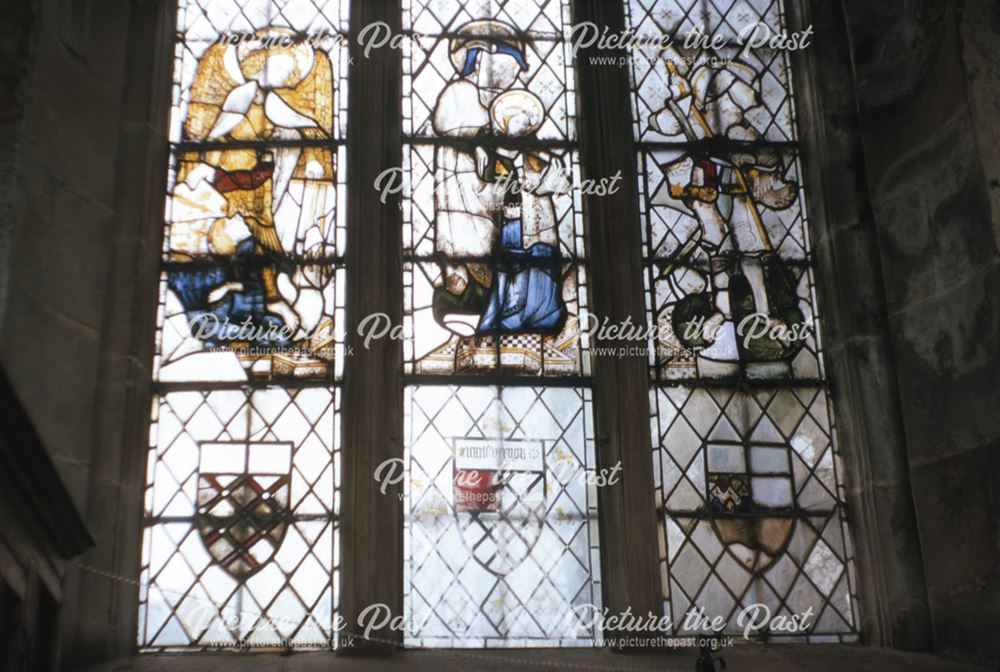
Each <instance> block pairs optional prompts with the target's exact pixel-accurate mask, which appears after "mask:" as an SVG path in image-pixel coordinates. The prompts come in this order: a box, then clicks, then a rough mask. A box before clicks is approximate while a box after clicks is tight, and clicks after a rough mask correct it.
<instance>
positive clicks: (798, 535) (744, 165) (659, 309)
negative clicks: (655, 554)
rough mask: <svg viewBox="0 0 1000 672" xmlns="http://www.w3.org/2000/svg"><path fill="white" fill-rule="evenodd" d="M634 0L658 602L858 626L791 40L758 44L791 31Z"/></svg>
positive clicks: (677, 609)
mask: <svg viewBox="0 0 1000 672" xmlns="http://www.w3.org/2000/svg"><path fill="white" fill-rule="evenodd" d="M626 4H627V17H628V22H629V27H630V28H631V29H632V30H634V31H635V33H636V35H637V45H640V46H636V47H635V48H634V49H633V50H632V58H631V59H630V60H631V77H632V107H633V114H634V136H635V139H636V142H637V143H638V146H639V154H638V157H637V165H638V173H639V188H640V195H639V196H640V198H639V202H640V211H641V213H642V241H643V252H644V272H645V273H644V275H645V288H646V308H647V314H648V319H649V322H650V325H651V326H653V327H655V330H654V336H653V338H652V339H651V342H650V348H649V364H650V377H651V379H652V387H653V389H652V391H651V393H650V406H651V414H652V422H651V432H652V438H653V447H654V451H653V463H654V474H655V480H656V502H657V507H658V512H659V516H660V520H661V525H662V528H661V538H660V555H661V563H662V564H661V574H662V584H663V596H664V604H665V609H666V610H667V612H668V613H669V614H670V615H671V616H672V617H673V622H674V625H675V628H677V627H678V626H679V625H681V624H683V623H684V617H685V615H686V614H687V613H688V612H689V610H690V609H692V608H702V609H704V610H705V613H706V614H707V615H708V616H709V617H710V618H712V617H717V616H718V617H722V618H723V619H724V621H725V622H726V624H727V625H726V628H725V631H726V632H729V633H742V632H743V628H742V627H740V625H739V624H738V622H737V620H738V619H737V616H738V614H739V613H740V612H741V611H742V610H744V609H746V608H750V607H752V606H753V605H764V606H766V607H767V608H768V609H770V611H771V618H772V619H775V618H777V616H779V615H780V616H782V617H784V618H786V619H787V618H790V617H792V616H794V615H800V617H801V615H802V614H804V613H806V612H809V613H810V614H811V616H810V618H809V619H808V622H809V623H810V627H809V629H808V630H807V631H806V632H799V633H795V635H794V636H787V635H784V636H783V634H782V633H780V632H769V631H768V630H767V629H763V630H761V631H757V632H753V633H751V634H752V635H753V636H755V637H766V638H768V639H771V640H779V639H782V638H783V637H784V638H795V637H798V638H800V639H801V638H803V637H805V638H807V639H808V640H810V641H826V640H831V641H842V640H854V639H856V637H857V632H858V616H857V598H856V577H855V576H854V564H853V555H854V554H853V551H852V549H851V542H850V534H849V532H848V530H847V526H846V522H845V513H844V508H845V501H844V500H845V494H844V489H843V484H842V478H843V468H842V466H841V463H840V453H839V450H838V447H837V441H836V432H835V427H834V421H833V414H832V411H831V408H830V399H829V392H828V389H827V383H826V373H825V369H824V365H823V351H822V338H821V331H820V315H819V312H818V308H817V301H816V290H815V286H814V280H813V277H814V274H813V268H812V265H813V261H814V260H813V257H812V254H811V250H810V242H809V237H810V232H809V226H808V217H807V214H806V213H807V210H806V205H805V198H804V193H803V189H802V182H803V180H802V174H801V167H800V162H799V159H798V147H797V136H796V129H795V106H794V97H793V95H792V86H791V84H792V79H791V71H790V68H789V57H788V51H787V50H785V49H780V48H773V47H774V46H777V43H770V44H768V45H764V46H761V45H760V44H759V41H760V37H761V36H762V35H764V34H768V35H770V36H774V35H775V34H778V33H783V34H787V33H786V31H787V30H788V28H787V25H786V22H785V16H784V11H783V7H782V4H781V2H780V1H778V0H760V1H756V0H750V1H745V0H738V1H737V2H728V1H719V0H710V1H697V2H696V1H694V0H690V1H686V0H679V1H663V0H629V2H627V3H626ZM652 36H658V37H660V38H662V37H663V36H669V37H670V38H671V39H670V44H669V45H667V44H666V40H662V39H661V41H660V42H659V44H656V45H653V46H650V45H652V43H653V40H651V39H645V38H650V37H652ZM692 36H694V37H692ZM798 39H804V37H802V36H800V37H799V38H798ZM711 40H716V42H715V44H716V46H714V47H712V46H709V45H710V44H711Z"/></svg>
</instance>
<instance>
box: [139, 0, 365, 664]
mask: <svg viewBox="0 0 1000 672" xmlns="http://www.w3.org/2000/svg"><path fill="white" fill-rule="evenodd" d="M177 18H178V20H177V26H178V27H177V37H176V44H175V59H174V84H173V105H172V110H171V122H170V136H169V139H170V143H171V145H170V155H171V164H170V176H169V183H168V186H167V199H166V208H165V219H166V221H165V232H164V243H163V253H162V274H161V282H160V308H159V316H158V322H159V328H158V331H157V342H156V346H157V347H156V358H155V362H154V381H155V382H154V388H155V398H154V401H153V411H152V426H151V432H150V450H149V460H148V477H147V490H146V501H145V534H144V541H143V567H142V575H141V579H142V581H141V586H142V587H141V602H140V614H139V633H138V639H139V645H140V647H141V648H142V649H143V650H171V649H190V648H208V647H212V648H218V647H222V648H238V647H240V646H247V645H252V646H264V647H266V646H274V647H278V646H282V645H284V644H283V642H284V643H290V644H291V645H294V646H296V647H327V646H330V645H331V642H332V641H333V638H334V633H333V630H332V626H333V623H334V615H335V611H336V606H337V604H338V598H337V580H336V577H337V563H338V551H337V517H336V516H337V510H338V504H339V500H338V490H339V480H340V474H339V450H340V447H339V444H340V439H339V421H338V415H337V414H338V410H337V409H338V408H339V395H340V388H339V379H340V376H341V370H342V360H343V351H342V350H343V346H342V333H343V328H342V323H343V297H344V268H343V263H342V260H343V255H344V250H345V244H346V240H345V227H344V214H343V213H344V208H343V201H344V196H345V194H344V190H345V188H344V184H345V179H344V176H345V166H344V163H345V140H346V107H345V106H346V98H347V95H346V94H347V91H346V81H347V78H346V73H347V59H346V42H345V39H344V38H345V37H346V30H347V13H346V2H343V3H341V2H320V1H319V0H316V1H315V2H314V1H313V0H290V1H288V2H270V1H266V0H249V1H240V2H237V1H236V0H212V1H211V2H209V1H208V0H182V1H181V2H180V3H179V9H178V17H177Z"/></svg>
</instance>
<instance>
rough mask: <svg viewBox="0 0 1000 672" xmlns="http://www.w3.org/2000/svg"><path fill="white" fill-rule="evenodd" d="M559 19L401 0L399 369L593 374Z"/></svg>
mask: <svg viewBox="0 0 1000 672" xmlns="http://www.w3.org/2000/svg"><path fill="white" fill-rule="evenodd" d="M568 16H569V8H568V4H567V3H566V2H561V1H559V0H548V1H546V2H539V3H534V2H532V3H523V2H498V1H496V0H492V1H489V0H482V1H478V2H468V3H461V5H460V4H459V3H454V7H452V5H451V4H448V3H433V2H429V3H423V2H418V1H415V0H414V1H412V2H411V1H407V2H405V3H404V14H403V17H404V29H405V30H407V31H409V32H408V34H409V35H410V36H411V39H409V40H408V41H407V42H406V43H405V46H404V52H403V68H404V73H403V83H404V101H403V131H404V134H405V140H404V149H403V179H404V180H405V182H406V184H407V185H408V187H409V188H408V190H407V192H406V193H405V194H404V195H405V196H407V197H406V198H404V203H403V221H404V224H403V247H404V254H405V266H404V286H405V305H404V308H405V312H406V321H407V322H406V326H407V331H408V333H410V334H411V338H409V339H408V340H407V341H406V343H405V359H406V371H407V372H408V373H420V374H451V373H472V374H475V373H482V372H490V371H493V372H506V373H514V374H516V375H543V376H560V375H580V374H584V373H587V372H588V370H589V361H588V358H587V356H586V355H587V342H586V340H585V339H584V338H581V335H580V328H579V324H580V320H581V319H582V318H583V316H584V315H585V314H586V309H587V299H586V285H587V279H586V268H585V263H584V262H585V250H584V243H583V218H582V214H581V212H580V210H581V208H580V196H579V194H578V193H575V192H573V191H572V190H571V185H572V184H573V183H574V181H575V180H577V179H578V177H579V160H578V156H577V152H576V149H575V140H576V124H575V115H576V102H575V101H576V98H575V86H574V78H573V66H572V61H571V58H570V54H569V45H568V43H567V41H566V38H567V36H568V31H569V26H568Z"/></svg>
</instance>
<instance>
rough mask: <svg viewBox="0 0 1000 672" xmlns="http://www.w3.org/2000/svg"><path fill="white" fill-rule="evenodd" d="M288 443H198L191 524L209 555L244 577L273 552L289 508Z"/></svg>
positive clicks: (255, 569) (280, 538)
mask: <svg viewBox="0 0 1000 672" xmlns="http://www.w3.org/2000/svg"><path fill="white" fill-rule="evenodd" d="M291 455H292V447H291V444H288V443H218V442H215V443H203V444H201V458H200V462H199V465H198V508H197V512H196V514H195V523H196V525H197V527H198V532H199V533H200V535H201V539H202V541H203V542H204V544H205V548H206V549H207V550H208V552H209V554H210V555H211V556H212V558H213V559H214V560H215V561H216V562H217V563H218V564H219V565H220V566H221V567H222V568H223V569H225V570H226V571H227V572H229V574H231V575H232V576H234V577H235V578H237V579H241V580H242V579H245V578H247V577H249V576H251V575H253V574H255V573H256V572H257V571H259V570H260V569H261V568H262V567H263V566H264V565H265V564H266V563H267V562H268V561H269V560H270V559H271V558H272V557H274V554H275V553H277V551H278V548H279V547H280V546H281V542H282V541H283V540H284V538H285V531H286V530H287V527H288V520H289V517H290V515H291V513H290V511H289V490H290V481H291Z"/></svg>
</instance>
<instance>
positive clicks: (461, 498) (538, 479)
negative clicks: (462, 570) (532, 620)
mask: <svg viewBox="0 0 1000 672" xmlns="http://www.w3.org/2000/svg"><path fill="white" fill-rule="evenodd" d="M454 467H455V474H454V495H455V505H454V507H453V511H454V514H455V517H456V519H457V522H458V529H459V531H460V533H461V536H462V543H463V544H465V547H466V548H467V549H468V551H469V553H470V554H471V555H472V556H473V557H474V558H475V559H476V562H478V563H479V564H480V565H482V566H483V567H484V568H486V569H487V570H488V571H490V572H492V573H493V574H494V575H496V576H505V575H506V574H508V573H510V572H512V571H513V570H514V569H516V568H517V567H518V566H519V565H520V564H521V563H522V562H524V560H525V559H527V557H528V556H529V555H530V554H531V551H532V549H533V548H534V547H535V544H536V543H538V539H539V538H540V537H541V535H542V528H543V526H544V524H545V511H546V507H545V447H544V444H543V442H542V441H526V440H513V439H504V440H501V439H455V460H454Z"/></svg>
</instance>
